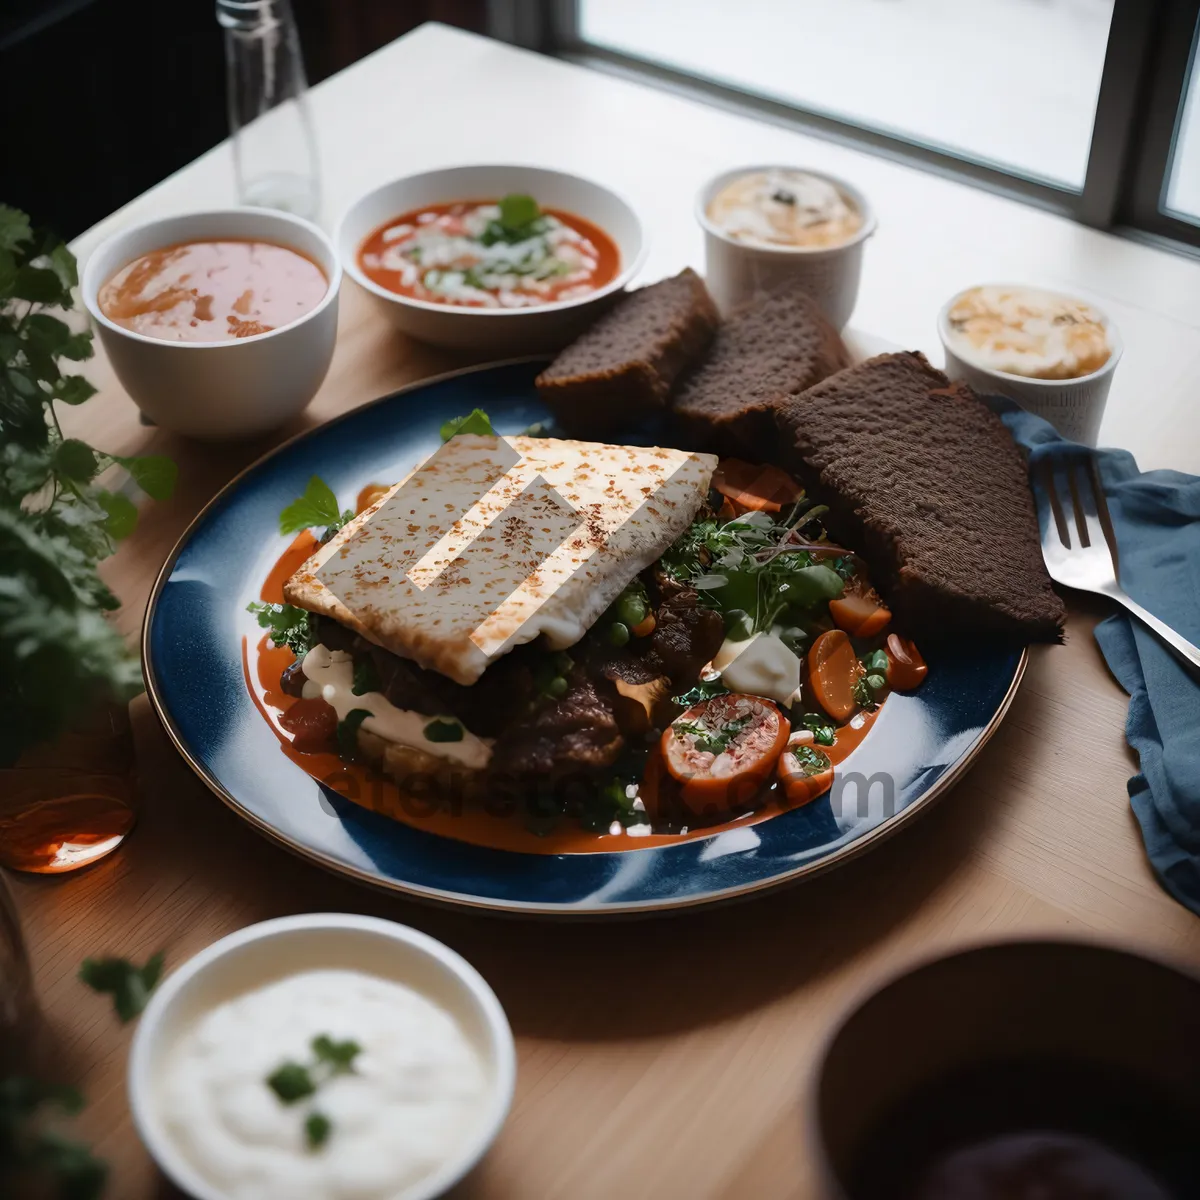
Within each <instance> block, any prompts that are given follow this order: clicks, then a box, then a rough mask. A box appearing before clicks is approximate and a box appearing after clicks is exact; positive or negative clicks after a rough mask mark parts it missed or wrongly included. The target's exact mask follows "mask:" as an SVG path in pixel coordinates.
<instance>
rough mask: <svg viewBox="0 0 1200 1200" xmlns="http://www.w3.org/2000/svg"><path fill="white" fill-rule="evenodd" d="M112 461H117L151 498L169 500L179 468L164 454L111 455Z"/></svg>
mask: <svg viewBox="0 0 1200 1200" xmlns="http://www.w3.org/2000/svg"><path fill="white" fill-rule="evenodd" d="M113 461H114V462H119V463H120V464H121V466H123V467H124V468H125V470H127V471H128V472H129V474H130V475H131V476H132V477H133V481H134V483H136V484H137V485H138V487H140V488H141V489H142V491H143V492H145V493H146V495H147V496H149V497H150V498H151V499H152V500H169V499H170V498H171V495H172V493H173V492H174V491H175V481H176V479H177V478H178V477H179V468H178V467H177V466H176V465H175V463H174V461H173V460H172V459H169V458H167V457H166V456H165V455H162V454H143V455H138V456H135V457H132V458H123V457H121V456H120V455H113Z"/></svg>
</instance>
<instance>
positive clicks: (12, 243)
mask: <svg viewBox="0 0 1200 1200" xmlns="http://www.w3.org/2000/svg"><path fill="white" fill-rule="evenodd" d="M32 237H33V230H32V229H31V228H30V227H29V218H28V217H27V216H26V215H25V214H24V213H23V212H20V211H19V210H18V209H15V208H9V206H8V205H7V204H0V249H4V250H19V249H20V248H21V246H23V245H24V244H25V243H26V242H28V241H29V240H30V239H31V238H32Z"/></svg>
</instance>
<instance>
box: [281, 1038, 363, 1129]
mask: <svg viewBox="0 0 1200 1200" xmlns="http://www.w3.org/2000/svg"><path fill="white" fill-rule="evenodd" d="M310 1045H311V1047H312V1052H313V1061H312V1062H311V1063H307V1064H306V1063H298V1062H291V1061H288V1062H285V1063H283V1064H282V1065H281V1066H279V1067H276V1069H275V1070H274V1071H272V1072H271V1074H270V1075H268V1076H267V1080H266V1082H267V1087H269V1088H270V1089H271V1091H273V1092H274V1093H275V1095H276V1096H278V1097H279V1099H280V1100H281V1101H282V1102H283V1103H284V1104H296V1103H297V1102H298V1101H300V1100H305V1099H307V1098H308V1097H309V1096H312V1095H315V1094H316V1092H317V1090H318V1089H319V1088H320V1087H321V1086H322V1085H323V1084H326V1083H328V1082H329V1081H330V1080H331V1079H332V1078H333V1077H334V1076H335V1075H345V1074H348V1073H349V1072H352V1071H353V1070H354V1060H355V1059H356V1058H357V1057H358V1056H359V1055H360V1054H361V1053H362V1047H361V1046H360V1045H359V1044H358V1043H357V1042H355V1041H352V1040H350V1039H347V1040H346V1041H344V1042H337V1041H334V1039H333V1038H331V1037H330V1036H329V1035H328V1034H327V1033H321V1034H318V1035H317V1036H316V1037H315V1038H313V1040H312V1042H311V1043H310ZM332 1132H333V1123H332V1122H331V1121H330V1119H329V1118H328V1117H327V1116H326V1115H325V1114H324V1113H323V1112H320V1111H319V1110H318V1109H315V1108H314V1109H312V1110H311V1111H310V1112H309V1113H308V1115H307V1116H306V1117H305V1118H304V1137H305V1140H306V1141H307V1142H308V1148H309V1149H310V1150H316V1149H319V1148H320V1147H321V1146H323V1145H324V1144H325V1143H326V1142H327V1141H328V1140H329V1135H330V1133H332Z"/></svg>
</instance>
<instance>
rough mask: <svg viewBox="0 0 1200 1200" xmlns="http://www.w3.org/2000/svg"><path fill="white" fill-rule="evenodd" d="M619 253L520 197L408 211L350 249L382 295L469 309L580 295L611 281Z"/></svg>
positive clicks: (595, 234) (566, 217) (582, 225)
mask: <svg viewBox="0 0 1200 1200" xmlns="http://www.w3.org/2000/svg"><path fill="white" fill-rule="evenodd" d="M620 258H621V256H620V253H619V251H618V250H617V246H616V243H615V242H614V241H613V240H612V238H610V237H609V236H608V234H606V233H605V232H604V230H602V229H600V228H599V227H598V226H596V225H593V224H592V223H591V222H590V221H585V220H584V219H583V218H582V217H577V216H575V215H574V214H573V213H567V212H561V211H559V210H558V209H549V208H547V209H543V208H540V207H539V206H538V204H537V201H535V200H534V199H533V198H532V197H531V196H520V195H509V196H505V197H504V198H503V199H502V200H458V201H455V202H453V203H449V204H430V205H426V206H425V207H424V208H419V209H414V210H413V211H412V212H408V213H404V214H402V215H401V216H398V217H396V218H395V219H393V220H391V221H388V222H387V224H386V225H382V226H380V227H379V228H378V229H376V230H375V232H374V233H372V234H371V235H370V236H369V237H367V238H366V239H365V240H364V241H363V243H362V245H361V246H360V247H359V251H358V264H359V266H360V267H361V268H362V271H363V274H365V275H366V276H367V278H368V279H370V280H372V282H374V283H377V284H378V285H379V286H380V287H382V288H385V289H387V291H389V292H395V293H396V294H397V295H401V296H409V297H412V298H413V299H415V300H425V301H428V302H430V303H434V304H452V305H466V306H470V307H473V308H530V307H534V306H537V305H544V304H554V303H559V302H562V301H567V300H576V299H580V298H581V297H584V296H587V295H589V294H591V293H592V292H595V291H597V290H598V289H600V288H602V287H604V286H605V285H606V284H608V283H610V282H611V281H612V280H613V279H615V278H616V276H617V273H618V272H619V270H620Z"/></svg>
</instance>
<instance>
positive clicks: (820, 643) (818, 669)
mask: <svg viewBox="0 0 1200 1200" xmlns="http://www.w3.org/2000/svg"><path fill="white" fill-rule="evenodd" d="M862 673H863V670H862V663H860V662H859V661H858V655H857V654H855V653H854V647H853V646H852V645H851V644H850V638H849V637H848V636H847V635H846V633H845V631H844V630H841V629H831V630H829V631H828V632H827V633H823V634H821V636H820V637H819V638H817V640H816V641H815V642H813V644H812V647H811V649H810V650H809V652H808V685H809V687H810V688H811V689H812V694H813V696H814V697H816V701H817V703H818V704H819V705H820V706H821V707H822V708H823V709H824V710H825V711H826V712H827V713H828V714H829V715H830V716H831V717H832V718H833V719H834V720H835V721H848V720H850V718H851V717H852V716H853V715H854V709H855V707H856V704H855V701H854V685H855V684H856V683H857V682H858V677H859V676H860V675H861V674H862Z"/></svg>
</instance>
